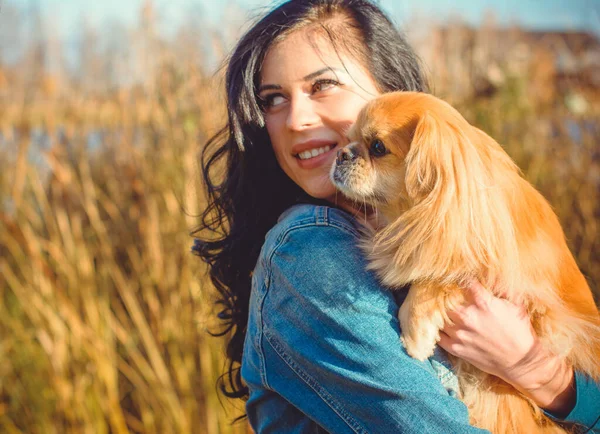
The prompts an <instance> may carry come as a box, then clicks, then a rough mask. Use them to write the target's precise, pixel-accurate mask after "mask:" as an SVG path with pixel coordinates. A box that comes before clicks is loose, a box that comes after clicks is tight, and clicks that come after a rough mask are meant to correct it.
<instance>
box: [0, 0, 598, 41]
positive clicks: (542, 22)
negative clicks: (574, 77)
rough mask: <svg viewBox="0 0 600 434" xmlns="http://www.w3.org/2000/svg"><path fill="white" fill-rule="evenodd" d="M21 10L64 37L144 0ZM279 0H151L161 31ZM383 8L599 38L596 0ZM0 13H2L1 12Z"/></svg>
mask: <svg viewBox="0 0 600 434" xmlns="http://www.w3.org/2000/svg"><path fill="white" fill-rule="evenodd" d="M3 2H9V3H13V4H15V3H16V4H18V5H21V6H24V7H31V5H35V4H38V5H39V6H40V7H41V8H42V9H43V10H44V11H46V12H49V13H50V14H51V15H52V16H53V17H54V18H57V19H58V23H59V28H60V33H61V34H62V35H63V36H66V37H68V36H69V34H70V33H71V32H74V31H76V29H77V26H78V25H79V23H81V18H82V17H83V16H86V18H87V19H89V20H90V21H91V22H92V23H94V24H96V25H101V24H102V23H103V22H106V21H107V20H115V19H116V20H119V21H122V22H124V23H125V24H133V23H135V22H136V20H137V16H138V11H139V10H140V7H141V5H142V3H143V0H92V1H86V0H0V5H1V4H2V3H3ZM281 2H282V1H277V0H275V1H264V0H263V1H261V0H226V1H225V2H222V1H220V0H154V4H155V7H156V10H157V12H158V15H159V16H160V21H161V23H162V26H163V30H165V31H168V30H169V28H175V27H176V26H177V23H178V22H180V21H181V20H182V19H184V17H186V15H187V14H188V13H189V11H191V10H194V11H195V13H197V14H200V15H202V16H205V17H206V18H208V19H209V20H210V21H212V22H216V23H218V22H220V19H221V17H222V13H223V9H224V7H223V5H224V4H225V5H229V6H230V7H231V5H232V4H237V5H239V6H240V8H241V9H243V10H244V11H248V12H245V13H247V16H248V17H250V16H252V15H255V14H256V13H257V10H265V8H267V9H268V7H269V6H271V5H274V4H278V3H281ZM378 3H379V4H380V5H381V6H382V8H383V9H384V10H385V11H386V12H388V13H389V14H390V15H391V16H392V17H393V18H394V19H395V20H396V22H397V23H399V24H400V25H401V26H410V17H412V16H415V14H416V15H417V16H419V17H427V18H430V19H432V20H434V21H443V20H445V19H447V18H448V17H451V16H461V17H462V18H463V19H465V20H466V21H467V22H469V23H473V24H476V23H477V22H478V21H479V20H480V19H481V17H482V16H483V15H484V13H485V12H486V11H487V10H493V11H494V12H495V14H496V17H497V20H498V21H499V22H500V23H503V24H510V23H513V22H518V23H521V24H522V25H524V26H525V27H529V28H537V29H567V30H575V29H587V30H591V31H594V32H595V33H596V34H598V35H600V0H379V2H378ZM0 13H1V12H0Z"/></svg>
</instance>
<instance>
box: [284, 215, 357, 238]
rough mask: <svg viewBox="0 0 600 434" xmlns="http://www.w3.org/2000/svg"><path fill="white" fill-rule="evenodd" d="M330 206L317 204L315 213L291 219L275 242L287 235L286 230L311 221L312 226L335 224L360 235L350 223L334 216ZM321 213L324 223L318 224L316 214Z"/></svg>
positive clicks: (355, 234)
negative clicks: (294, 219) (295, 219)
mask: <svg viewBox="0 0 600 434" xmlns="http://www.w3.org/2000/svg"><path fill="white" fill-rule="evenodd" d="M330 209H331V208H330V207H327V206H318V207H317V208H316V209H315V213H314V214H312V215H310V216H306V217H302V218H301V219H299V220H297V221H292V223H291V224H290V225H289V226H288V227H287V228H286V229H285V230H283V231H282V233H281V234H279V236H278V237H277V243H278V244H279V241H280V239H281V238H282V237H285V235H287V232H288V231H289V230H291V229H294V228H296V227H300V226H306V225H307V224H310V223H312V224H313V225H314V226H323V225H325V226H335V227H339V228H343V229H345V230H347V231H348V232H350V233H351V234H352V235H354V236H356V237H360V232H359V231H358V230H357V229H356V228H355V227H354V226H352V224H349V223H346V221H345V220H343V219H342V218H340V217H337V216H335V213H332V212H330ZM321 212H322V213H323V216H324V222H323V223H324V224H319V221H318V220H319V218H318V215H319V213H321Z"/></svg>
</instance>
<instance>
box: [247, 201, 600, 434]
mask: <svg viewBox="0 0 600 434" xmlns="http://www.w3.org/2000/svg"><path fill="white" fill-rule="evenodd" d="M358 225H359V223H358V222H357V221H356V220H354V218H353V217H352V216H351V215H349V214H347V213H346V212H344V211H342V210H339V209H337V208H331V207H326V206H316V205H308V204H306V205H295V206H293V207H291V208H290V209H288V210H286V211H285V212H284V213H283V214H282V215H281V217H280V218H279V221H278V223H277V224H276V225H275V226H274V227H273V228H272V229H271V230H270V231H269V233H268V234H267V236H266V238H265V243H264V245H263V247H262V250H261V253H260V255H259V258H258V261H257V264H256V267H255V269H254V272H253V275H252V290H251V296H250V306H249V319H248V328H247V333H246V339H245V342H244V353H243V357H242V367H241V373H242V378H243V380H244V382H245V383H246V385H247V386H248V388H249V392H250V396H249V399H248V401H247V403H246V411H247V414H248V418H249V421H250V424H251V426H252V428H253V429H254V430H255V431H256V432H257V433H317V432H332V433H419V434H421V433H430V434H435V433H479V432H487V431H484V430H481V429H478V428H475V427H473V426H471V425H469V416H468V412H467V408H466V406H465V405H464V404H463V403H462V402H461V401H459V400H458V399H457V398H456V397H455V396H456V388H457V385H458V383H457V379H456V377H455V375H454V374H453V373H452V371H451V370H449V369H448V366H449V365H448V363H447V361H446V359H445V358H444V356H443V354H442V352H441V351H438V352H436V354H435V355H434V357H432V358H431V359H430V360H427V361H424V362H421V361H418V360H415V359H413V358H411V357H410V356H408V355H407V353H406V351H405V349H404V348H403V346H402V343H401V341H400V326H399V322H398V319H397V314H398V306H399V304H398V301H397V299H396V298H395V296H394V293H393V292H392V291H390V290H389V289H386V288H384V287H383V286H382V285H381V284H380V283H379V282H378V281H377V279H376V277H375V275H374V273H372V272H368V271H365V265H366V263H365V259H364V256H363V254H362V252H361V251H360V249H359V248H358V247H357V244H356V241H357V238H358V237H359V226H358ZM576 382H577V405H576V407H575V408H574V409H573V410H572V411H571V413H570V414H569V415H568V416H567V418H566V419H565V420H566V421H568V422H579V423H582V424H583V425H585V426H586V427H591V426H592V425H594V424H595V423H596V422H597V421H596V422H595V419H596V417H598V414H599V406H600V404H599V403H600V388H599V386H598V384H596V383H593V382H592V381H590V380H588V379H586V378H585V377H583V376H581V375H579V374H577V375H576Z"/></svg>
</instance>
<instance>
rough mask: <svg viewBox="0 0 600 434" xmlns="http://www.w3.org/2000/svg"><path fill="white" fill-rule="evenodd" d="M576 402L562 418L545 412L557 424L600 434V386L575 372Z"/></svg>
mask: <svg viewBox="0 0 600 434" xmlns="http://www.w3.org/2000/svg"><path fill="white" fill-rule="evenodd" d="M575 388H576V391H577V392H576V393H577V395H576V401H575V407H573V409H572V410H571V412H570V413H569V414H568V415H567V416H566V417H565V418H564V419H562V418H559V417H557V416H556V415H554V414H552V413H550V412H545V413H546V415H548V416H550V417H551V418H553V419H555V420H556V421H557V422H569V423H575V424H579V425H583V426H584V427H585V428H584V429H589V432H594V433H596V432H600V422H599V421H600V384H598V383H597V382H594V381H593V380H592V379H591V378H590V377H588V376H586V375H584V374H582V373H581V372H577V371H575Z"/></svg>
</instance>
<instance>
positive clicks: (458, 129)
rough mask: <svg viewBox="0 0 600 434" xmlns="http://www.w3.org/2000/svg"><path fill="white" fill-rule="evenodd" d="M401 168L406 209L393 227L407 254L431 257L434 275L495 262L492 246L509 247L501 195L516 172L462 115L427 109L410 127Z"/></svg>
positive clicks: (508, 219)
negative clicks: (456, 265) (459, 265)
mask: <svg viewBox="0 0 600 434" xmlns="http://www.w3.org/2000/svg"><path fill="white" fill-rule="evenodd" d="M507 161H508V163H507ZM405 163H406V167H405V170H406V172H405V185H406V192H407V194H408V200H409V202H410V206H409V209H408V210H407V211H406V212H405V213H404V214H403V215H402V217H401V218H400V219H399V221H398V227H399V228H402V229H399V230H400V231H401V232H402V237H403V242H404V246H406V247H407V249H406V252H408V251H411V250H413V251H416V250H419V251H421V252H422V254H423V255H425V256H423V257H427V258H431V257H433V258H437V260H439V261H440V264H438V265H439V268H438V269H444V268H445V267H449V266H450V265H449V264H450V263H451V262H452V263H455V261H460V262H461V263H463V264H464V265H465V266H466V267H467V269H468V267H469V265H472V266H473V267H475V266H476V265H477V264H478V263H479V264H481V263H482V261H493V260H497V259H499V258H498V256H499V252H498V251H491V250H490V246H497V245H500V244H502V245H503V244H504V243H506V242H509V241H508V239H509V238H510V237H509V236H508V235H507V234H510V233H511V227H512V226H511V216H510V214H509V212H508V208H509V207H508V206H507V204H506V203H503V201H504V200H505V199H504V196H506V195H505V194H504V193H502V190H504V186H505V185H506V182H509V181H507V180H510V179H511V177H510V176H509V175H508V172H510V171H514V167H515V166H514V163H512V160H510V157H508V155H506V153H504V151H502V149H501V147H500V145H498V144H497V143H496V142H495V141H494V140H493V139H492V138H491V137H489V136H488V135H487V134H485V133H483V132H481V131H480V130H478V129H476V128H475V127H473V126H471V125H469V123H468V122H467V121H466V120H464V119H463V118H462V117H460V115H452V114H446V113H441V114H440V113H438V112H437V111H433V110H430V111H427V112H425V114H424V115H423V116H422V117H421V118H420V119H419V121H418V123H417V125H416V127H415V130H414V134H413V138H412V141H411V148H410V150H409V153H408V154H407V156H406V160H405ZM502 238H504V240H502ZM513 238H514V237H513ZM507 248H508V247H507ZM504 250H506V249H504ZM442 264H443V265H442Z"/></svg>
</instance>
